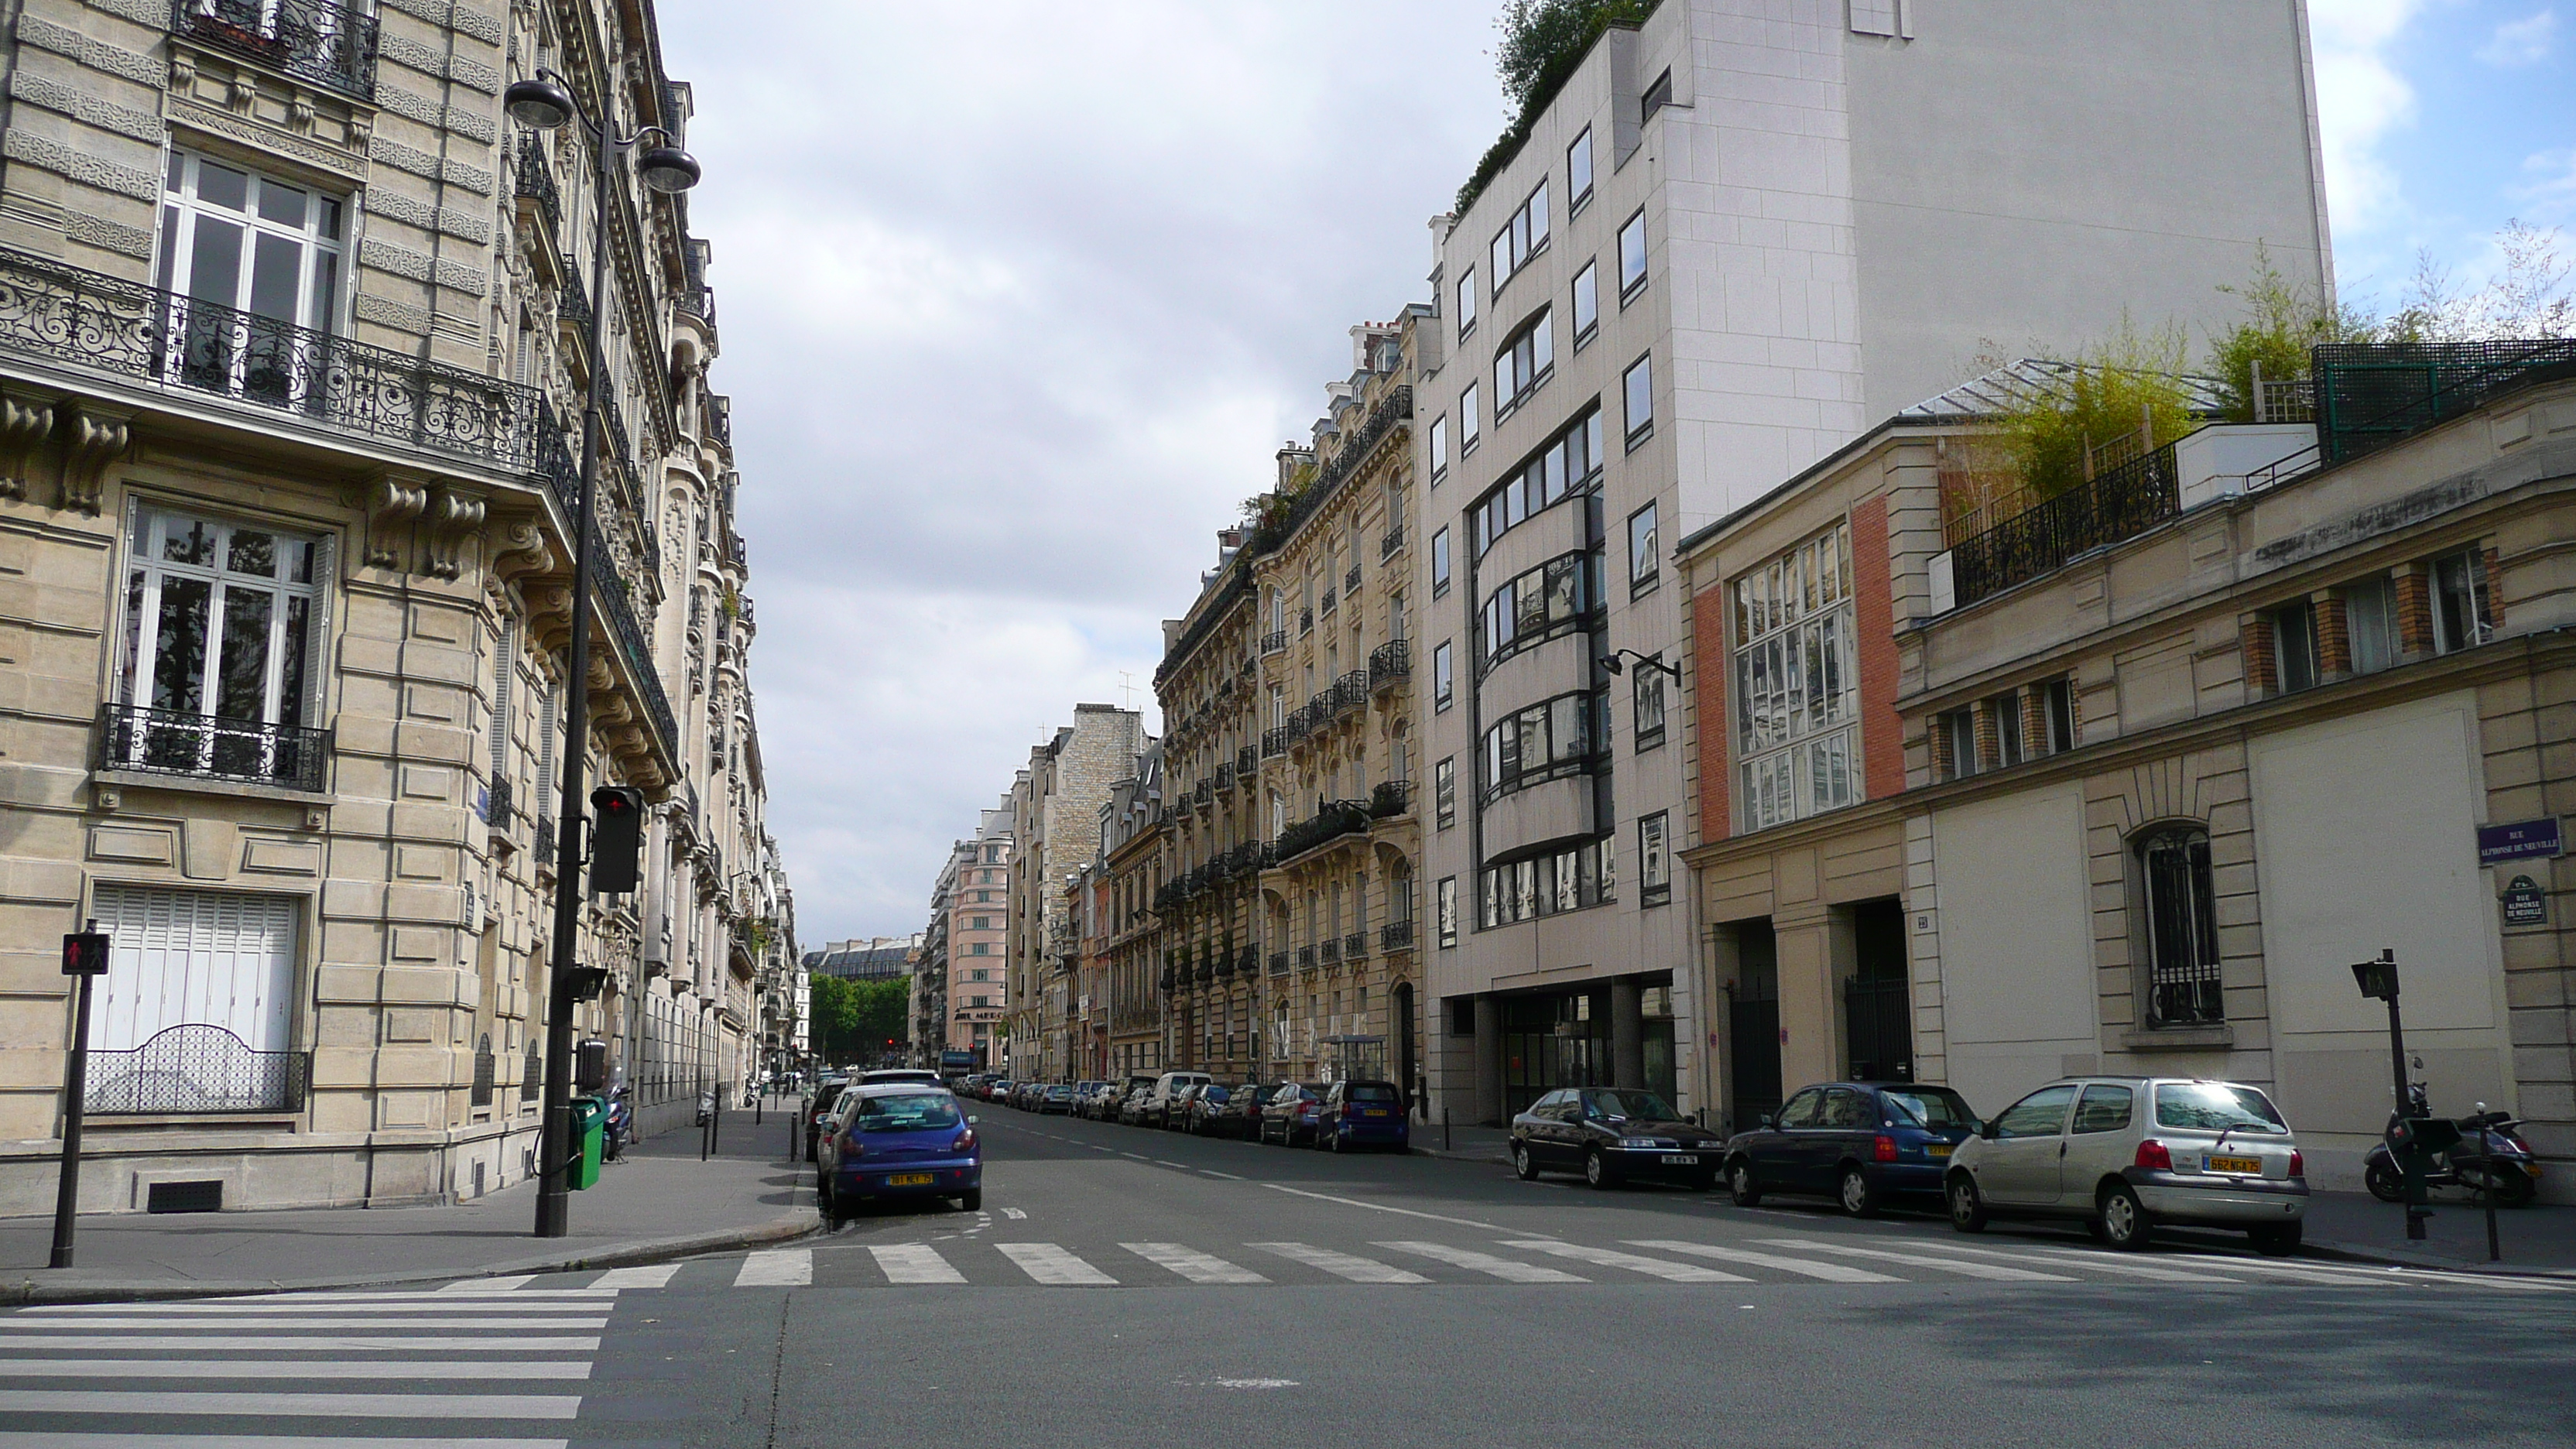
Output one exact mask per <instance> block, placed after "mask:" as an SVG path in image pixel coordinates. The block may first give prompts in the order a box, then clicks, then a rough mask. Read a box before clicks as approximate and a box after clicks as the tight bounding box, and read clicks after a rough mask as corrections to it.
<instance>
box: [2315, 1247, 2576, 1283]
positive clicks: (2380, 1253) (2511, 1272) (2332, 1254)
mask: <svg viewBox="0 0 2576 1449" xmlns="http://www.w3.org/2000/svg"><path fill="white" fill-rule="evenodd" d="M2299 1252H2300V1255H2301V1256H2303V1257H2310V1258H2326V1259H2330V1260H2332V1261H2336V1262H2343V1263H2368V1264H2371V1265H2373V1266H2375V1267H2387V1268H2420V1269H2423V1270H2425V1271H2427V1272H2434V1273H2467V1274H2470V1275H2473V1276H2475V1277H2480V1278H2545V1279H2548V1280H2550V1281H2551V1282H2558V1283H2563V1282H2566V1281H2568V1280H2569V1279H2576V1268H2526V1267H2521V1266H2518V1265H2516V1264H2515V1263H2514V1262H2513V1261H2512V1260H2511V1259H2507V1260H2505V1261H2504V1262H2501V1263H2472V1262H2469V1261H2467V1260H2465V1259H2461V1258H2445V1257H2441V1256H2439V1255H2437V1254H2433V1253H2410V1252H2408V1251H2406V1250H2405V1249H2403V1248H2382V1247H2377V1246H2374V1245H2372V1244H2368V1243H2333V1242H2308V1243H2302V1244H2300V1245H2299Z"/></svg>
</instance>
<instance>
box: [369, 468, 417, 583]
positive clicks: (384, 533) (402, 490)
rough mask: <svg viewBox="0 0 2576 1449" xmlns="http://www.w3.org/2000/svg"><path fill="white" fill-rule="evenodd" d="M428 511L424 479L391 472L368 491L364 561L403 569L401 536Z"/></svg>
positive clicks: (385, 474)
mask: <svg viewBox="0 0 2576 1449" xmlns="http://www.w3.org/2000/svg"><path fill="white" fill-rule="evenodd" d="M428 508H429V485H428V482H427V480H425V479H422V478H418V477H415V476H412V475H409V474H402V473H395V472H391V471H387V472H383V473H379V474H377V475H376V481H375V482H374V483H373V484H372V485H370V486H369V487H368V489H367V562H368V563H369V564H370V565H372V566H374V567H376V568H380V569H398V568H401V567H402V566H403V534H404V533H405V532H406V531H407V530H408V529H409V528H410V527H411V525H412V523H413V522H414V521H415V520H417V519H418V518H419V517H420V516H421V514H422V513H424V512H426V511H427V510H428Z"/></svg>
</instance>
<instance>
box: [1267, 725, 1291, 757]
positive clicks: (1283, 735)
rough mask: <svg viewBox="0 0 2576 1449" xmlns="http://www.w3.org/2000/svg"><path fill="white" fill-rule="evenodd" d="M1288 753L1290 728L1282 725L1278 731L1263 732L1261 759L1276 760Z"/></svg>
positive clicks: (1268, 730)
mask: <svg viewBox="0 0 2576 1449" xmlns="http://www.w3.org/2000/svg"><path fill="white" fill-rule="evenodd" d="M1286 753H1288V727H1287V726H1286V725H1281V726H1279V727H1278V728H1276V729H1267V730H1263V731H1262V732H1261V757H1262V758H1263V759H1265V760H1275V759H1277V758H1278V757H1279V756H1281V755H1284V754H1286Z"/></svg>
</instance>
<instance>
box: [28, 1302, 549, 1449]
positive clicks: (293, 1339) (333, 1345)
mask: <svg viewBox="0 0 2576 1449" xmlns="http://www.w3.org/2000/svg"><path fill="white" fill-rule="evenodd" d="M192 1326H193V1325H192ZM260 1326H261V1327H263V1328H267V1327H273V1326H274V1325H271V1324H262V1325H260ZM438 1326H439V1327H441V1328H449V1327H453V1326H454V1325H452V1324H445V1323H442V1324H440V1325H438ZM0 1343H5V1344H6V1346H7V1347H9V1348H13V1349H17V1348H137V1349H139V1348H149V1349H190V1348H236V1349H262V1350H266V1351H269V1352H272V1353H282V1352H284V1351H286V1350H288V1349H295V1350H299V1351H300V1350H309V1349H368V1350H375V1351H381V1350H386V1349H393V1350H404V1351H419V1352H426V1351H428V1350H431V1349H437V1350H440V1351H441V1352H448V1351H453V1350H456V1349H469V1350H471V1349H480V1350H482V1351H484V1352H487V1353H488V1352H490V1351H491V1349H492V1346H493V1345H492V1339H491V1336H490V1335H489V1334H478V1335H476V1336H474V1337H472V1338H419V1337H415V1336H413V1335H410V1334H376V1333H361V1334H336V1335H334V1336H332V1337H329V1338H304V1337H297V1336H292V1335H278V1334H267V1333H262V1334H220V1335H215V1336H211V1337H195V1338H178V1337H169V1338H164V1337H159V1336H154V1335H138V1336H133V1337H124V1336H119V1335H115V1334H104V1333H57V1334H50V1335H48V1334H28V1335H25V1336H16V1335H13V1336H11V1337H9V1338H7V1339H5V1340H0ZM510 1347H511V1348H512V1349H515V1350H531V1351H532V1350H536V1349H559V1350H565V1351H572V1350H579V1351H581V1352H585V1353H588V1352H595V1351H596V1350H597V1349H598V1348H599V1340H598V1339H596V1338H580V1337H574V1336H570V1335H540V1336H538V1337H534V1338H513V1339H511V1340H510ZM6 1442H7V1441H6V1440H0V1444H5V1443H6Z"/></svg>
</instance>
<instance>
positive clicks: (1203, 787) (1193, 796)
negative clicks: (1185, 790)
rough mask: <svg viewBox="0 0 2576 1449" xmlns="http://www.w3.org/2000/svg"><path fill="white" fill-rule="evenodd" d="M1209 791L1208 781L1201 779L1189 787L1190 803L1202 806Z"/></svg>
mask: <svg viewBox="0 0 2576 1449" xmlns="http://www.w3.org/2000/svg"><path fill="white" fill-rule="evenodd" d="M1211 793H1212V792H1211V790H1210V789H1209V786H1208V782H1207V781H1206V780H1204V779H1202V780H1200V781H1199V782H1198V783H1197V784H1195V785H1192V786H1191V787H1190V803H1191V804H1193V805H1198V806H1201V807H1204V806H1206V804H1207V803H1208V799H1209V796H1210V794H1211Z"/></svg>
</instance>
